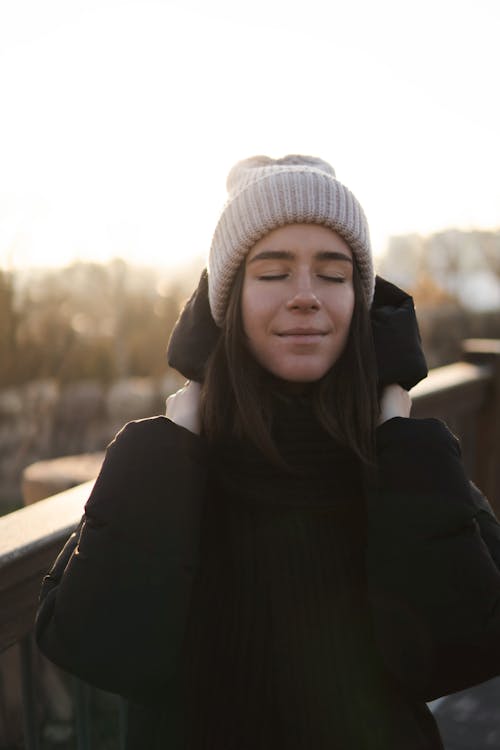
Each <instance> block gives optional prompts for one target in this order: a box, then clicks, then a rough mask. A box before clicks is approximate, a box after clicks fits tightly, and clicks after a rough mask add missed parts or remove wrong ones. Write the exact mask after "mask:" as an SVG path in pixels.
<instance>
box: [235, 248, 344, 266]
mask: <svg viewBox="0 0 500 750" xmlns="http://www.w3.org/2000/svg"><path fill="white" fill-rule="evenodd" d="M314 257H315V259H316V260H346V261H347V262H348V263H351V264H352V262H353V261H352V258H349V256H348V255H345V253H340V252H338V251H336V250H318V252H317V253H315V254H314ZM294 258H295V255H294V253H293V252H292V251H291V250H262V251H261V252H260V253H257V255H254V256H253V258H252V259H251V260H249V261H248V265H250V264H251V263H254V262H255V261H258V260H293V259H294Z"/></svg>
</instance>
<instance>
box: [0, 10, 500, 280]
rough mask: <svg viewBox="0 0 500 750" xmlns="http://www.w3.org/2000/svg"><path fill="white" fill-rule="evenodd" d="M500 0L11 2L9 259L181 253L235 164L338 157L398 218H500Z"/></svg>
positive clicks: (2, 95)
mask: <svg viewBox="0 0 500 750" xmlns="http://www.w3.org/2000/svg"><path fill="white" fill-rule="evenodd" d="M499 22H500V2H498V0H470V1H463V0H419V2H416V0H414V2H411V3H410V2H406V0H377V1H376V2H374V1H373V0H366V1H363V0H342V2H337V0H307V1H306V0H301V2H299V1H298V0H252V2H250V1H249V0H245V2H239V1H238V0H209V1H207V0H43V2H40V0H0V108H1V114H0V266H4V267H5V266H11V267H21V266H27V265H49V264H50V265H58V264H62V263H67V262H69V261H71V260H72V259H74V258H81V259H93V260H96V259H97V260H101V261H106V260H108V259H109V258H112V257H115V256H122V257H124V258H125V259H126V260H129V261H132V262H142V263H148V264H161V265H165V264H178V263H181V262H183V261H188V260H190V259H192V258H193V257H194V256H204V255H206V252H207V250H208V247H209V244H210V239H211V235H212V231H213V228H214V226H215V222H216V219H217V216H218V212H219V210H220V208H221V207H222V205H223V203H224V200H225V178H226V174H227V172H228V170H229V168H230V167H231V166H232V164H233V163H234V162H235V161H237V160H239V159H242V158H245V157H247V156H250V155H253V154H257V153H264V154H268V155H270V156H275V157H278V156H283V155H284V154H286V153H309V154H314V155H317V156H321V157H323V158H324V159H326V160H327V161H330V162H331V163H332V164H333V165H334V167H335V169H336V171H337V176H338V177H339V179H340V180H342V181H343V182H344V183H345V184H346V185H348V186H349V187H350V188H351V190H353V192H354V193H355V194H356V195H357V197H358V198H359V200H360V201H361V203H362V204H363V206H364V208H365V211H366V213H367V216H368V220H369V223H370V226H371V230H372V238H373V244H374V249H375V251H376V252H378V251H380V250H381V249H383V247H384V244H385V242H386V240H387V237H388V236H389V235H391V234H399V233H406V232H421V233H427V232H430V231H433V230H436V229H441V228H447V227H450V226H458V227H462V228H470V227H486V228H488V227H490V228H498V227H500V149H499V135H498V134H499V133H500V97H499V95H498V86H499V84H498V80H499V73H500V64H499V61H498V31H499V28H500V27H499Z"/></svg>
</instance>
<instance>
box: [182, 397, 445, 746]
mask: <svg viewBox="0 0 500 750" xmlns="http://www.w3.org/2000/svg"><path fill="white" fill-rule="evenodd" d="M274 436H275V438H276V441H277V444H278V446H279V448H280V451H281V453H282V455H283V457H284V458H285V460H286V462H287V463H288V465H289V466H290V467H292V471H291V472H289V473H286V472H285V471H283V470H282V469H280V468H276V467H275V466H273V465H271V464H270V463H269V462H268V461H266V460H265V459H263V458H262V456H261V455H260V454H259V453H258V452H257V451H256V450H254V449H253V448H252V447H251V446H249V445H248V444H244V443H243V442H238V441H231V442H228V443H227V444H225V445H219V446H218V448H217V450H215V451H214V453H213V456H212V472H211V489H210V492H209V495H208V498H207V503H206V506H205V515H204V522H203V525H202V536H201V540H202V553H201V565H200V571H199V576H198V578H197V580H196V582H195V588H194V592H193V601H192V608H191V614H190V619H189V625H188V631H187V637H186V642H185V662H184V668H185V672H184V680H185V683H184V689H185V705H186V709H187V721H186V725H187V734H188V740H187V743H186V750H209V748H210V749H211V748H214V750H215V749H217V750H222V749H223V750H246V749H247V748H248V750H250V749H251V750H285V749H286V750H310V749H311V748H314V750H334V748H339V749H340V748H342V750H344V749H346V750H402V749H403V748H404V749H405V750H417V749H418V750H424V749H425V750H430V749H431V748H432V749H433V750H434V749H435V748H441V743H440V740H439V737H438V733H437V729H436V728H435V726H434V723H433V719H432V717H431V716H430V714H429V712H428V710H427V708H426V707H425V704H424V703H423V702H422V701H421V702H417V701H415V700H410V699H408V698H405V697H404V696H403V695H402V694H401V692H400V691H398V689H397V687H396V686H395V685H394V683H393V682H391V680H390V679H389V677H388V676H387V674H386V672H385V671H384V668H383V666H382V664H381V660H380V656H379V653H378V650H377V648H376V645H375V642H374V636H373V631H372V624H371V615H370V608H369V604H368V595H367V582H366V573H365V553H366V507H365V493H364V488H363V484H362V475H363V472H362V470H361V467H360V464H359V462H358V460H357V459H356V457H355V456H354V455H353V453H352V452H351V451H349V450H348V449H346V448H343V447H342V446H341V445H339V444H338V443H337V442H336V441H335V440H334V439H333V438H332V437H331V436H329V435H328V434H327V433H326V431H325V430H324V429H323V428H322V426H321V425H320V424H319V422H318V420H317V419H316V418H315V416H314V415H313V412H312V407H311V404H310V402H309V401H308V400H307V399H304V398H294V399H292V400H291V401H289V402H286V401H284V400H283V401H282V402H278V404H277V414H276V421H275V426H274Z"/></svg>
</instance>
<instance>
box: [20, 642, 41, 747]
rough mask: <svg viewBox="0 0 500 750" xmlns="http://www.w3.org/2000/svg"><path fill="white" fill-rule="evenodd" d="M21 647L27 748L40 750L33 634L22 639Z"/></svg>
mask: <svg viewBox="0 0 500 750" xmlns="http://www.w3.org/2000/svg"><path fill="white" fill-rule="evenodd" d="M20 647H21V649H20V650H21V684H22V692H23V724H24V743H25V747H26V750H38V748H39V742H38V721H37V701H36V694H35V683H34V676H33V645H32V641H31V635H27V636H25V637H24V638H23V639H22V641H21V642H20Z"/></svg>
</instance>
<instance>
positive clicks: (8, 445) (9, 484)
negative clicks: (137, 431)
mask: <svg viewBox="0 0 500 750" xmlns="http://www.w3.org/2000/svg"><path fill="white" fill-rule="evenodd" d="M182 382H183V381H182V379H181V378H180V376H178V375H177V373H174V372H172V373H169V374H168V375H167V376H165V377H164V378H163V379H161V380H154V379H150V378H127V379H124V380H119V381H117V382H115V383H113V384H112V385H110V386H104V385H102V384H101V383H98V382H97V381H93V380H85V381H80V382H76V383H71V384H69V385H66V386H60V385H58V384H57V383H56V382H55V381H53V380H40V381H36V382H33V383H28V384H26V385H23V386H20V387H16V388H9V389H6V390H3V391H0V514H2V513H5V512H7V511H9V510H13V509H14V508H15V507H19V506H20V505H21V502H22V498H21V475H22V471H23V469H24V468H25V467H26V466H28V465H29V464H31V463H34V462H35V461H40V460H42V459H48V458H55V457H58V456H67V455H73V454H79V453H92V452H96V451H101V450H103V449H104V448H105V447H106V445H107V444H108V443H109V442H110V440H112V438H113V437H114V435H115V434H116V432H117V431H118V430H119V429H121V427H123V425H124V424H125V423H126V422H129V421H130V420H132V419H141V418H143V417H149V416H153V415H155V414H163V413H164V412H165V399H166V398H167V396H168V395H169V394H170V393H172V392H173V391H175V390H177V388H179V387H180V386H181V385H182Z"/></svg>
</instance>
